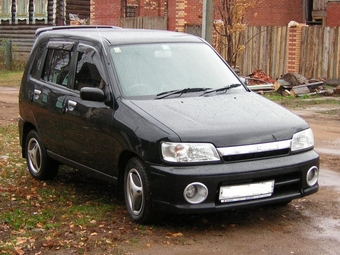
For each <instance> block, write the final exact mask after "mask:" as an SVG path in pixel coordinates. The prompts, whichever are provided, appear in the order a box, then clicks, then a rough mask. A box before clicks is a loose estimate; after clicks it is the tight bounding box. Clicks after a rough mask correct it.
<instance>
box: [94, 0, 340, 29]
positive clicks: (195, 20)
mask: <svg viewBox="0 0 340 255" xmlns="http://www.w3.org/2000/svg"><path fill="white" fill-rule="evenodd" d="M202 1H203V0H106V1H98V0H91V13H90V21H91V24H110V25H118V26H119V25H120V23H119V19H120V18H121V17H151V16H160V17H167V29H168V30H174V31H187V28H188V27H190V26H195V25H196V26H197V25H201V24H202V6H203V3H202ZM216 13H217V12H216V10H215V18H216V19H218V18H219V17H218V15H217V14H216ZM339 17H340V0H296V1H292V0H275V1H273V0H260V1H259V2H258V4H257V5H256V7H255V8H254V9H252V10H250V12H249V14H248V15H247V24H248V25H251V26H286V25H288V23H289V22H290V21H296V22H298V23H306V24H309V25H324V26H340V18H339Z"/></svg>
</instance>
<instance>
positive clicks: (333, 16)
mask: <svg viewBox="0 0 340 255" xmlns="http://www.w3.org/2000/svg"><path fill="white" fill-rule="evenodd" d="M326 23H327V24H326V25H327V26H329V27H338V26H340V2H328V3H327V21H326Z"/></svg>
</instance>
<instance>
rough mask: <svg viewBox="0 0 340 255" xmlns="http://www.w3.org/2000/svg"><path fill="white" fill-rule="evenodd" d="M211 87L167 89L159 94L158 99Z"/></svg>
mask: <svg viewBox="0 0 340 255" xmlns="http://www.w3.org/2000/svg"><path fill="white" fill-rule="evenodd" d="M209 89H211V88H186V89H176V90H170V91H165V92H162V93H159V94H157V99H162V98H165V97H168V96H171V95H175V94H180V95H179V96H181V95H182V94H185V93H191V92H199V91H206V90H209Z"/></svg>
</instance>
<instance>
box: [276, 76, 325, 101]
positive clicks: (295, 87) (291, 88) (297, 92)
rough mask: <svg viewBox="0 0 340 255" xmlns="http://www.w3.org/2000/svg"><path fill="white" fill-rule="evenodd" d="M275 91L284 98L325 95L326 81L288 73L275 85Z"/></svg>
mask: <svg viewBox="0 0 340 255" xmlns="http://www.w3.org/2000/svg"><path fill="white" fill-rule="evenodd" d="M274 87H275V90H276V91H277V92H279V93H280V94H281V95H283V96H294V97H301V96H306V95H316V94H325V93H326V92H327V90H326V88H325V81H323V80H316V79H311V80H308V79H306V78H305V77H304V76H303V75H301V74H297V73H286V74H284V75H283V76H282V77H281V78H280V79H278V80H277V81H276V82H275V84H274Z"/></svg>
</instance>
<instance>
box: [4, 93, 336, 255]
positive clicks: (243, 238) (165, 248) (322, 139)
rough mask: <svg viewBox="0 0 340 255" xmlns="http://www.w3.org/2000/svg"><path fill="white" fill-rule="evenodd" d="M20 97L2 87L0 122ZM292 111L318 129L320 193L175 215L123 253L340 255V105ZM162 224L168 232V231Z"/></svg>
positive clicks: (12, 118)
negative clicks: (275, 203) (271, 203)
mask: <svg viewBox="0 0 340 255" xmlns="http://www.w3.org/2000/svg"><path fill="white" fill-rule="evenodd" d="M17 95H18V91H17V89H13V88H0V125H1V124H3V123H6V122H16V121H17V117H18V98H17ZM291 110H292V111H293V112H295V113H296V114H297V115H299V116H301V117H302V118H304V119H305V120H306V121H307V122H308V123H309V124H310V126H311V127H312V129H313V132H314V136H315V149H316V151H317V152H318V153H319V154H320V158H321V172H320V179H319V183H320V190H319V192H318V193H316V194H313V195H311V196H308V197H305V198H302V199H297V200H294V201H292V202H291V203H290V204H288V205H287V206H267V207H261V208H252V209H247V210H237V211H228V212H224V213H218V214H207V215H203V216H202V215H200V216H196V215H192V216H189V215H186V216H175V215H174V216H169V217H171V219H169V221H168V222H167V223H159V226H158V228H157V229H158V230H157V231H147V230H146V234H144V235H142V236H139V237H138V240H139V241H138V243H131V242H122V243H121V244H119V247H120V253H119V254H151V255H152V254H164V255H166V254H178V255H181V254H186V255H188V254H189V255H190V254H195V255H200V254H214V253H216V254H250V253H251V254H339V251H340V159H339V156H340V105H326V104H318V105H317V106H315V105H313V106H310V107H308V108H304V109H300V108H299V109H297V108H295V109H291ZM327 112H331V113H332V114H327ZM162 224H164V226H166V228H167V230H166V231H163V232H162V230H161V229H162V226H163V225H162ZM169 228H170V229H172V231H171V232H169ZM99 253H100V254H116V253H114V252H112V251H110V250H100V251H97V252H95V253H90V252H89V253H86V254H99ZM46 254H47V253H46ZM48 254H59V252H58V251H53V252H52V253H48ZM60 254H62V253H60ZM64 254H65V253H64ZM68 254H71V253H68Z"/></svg>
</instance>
